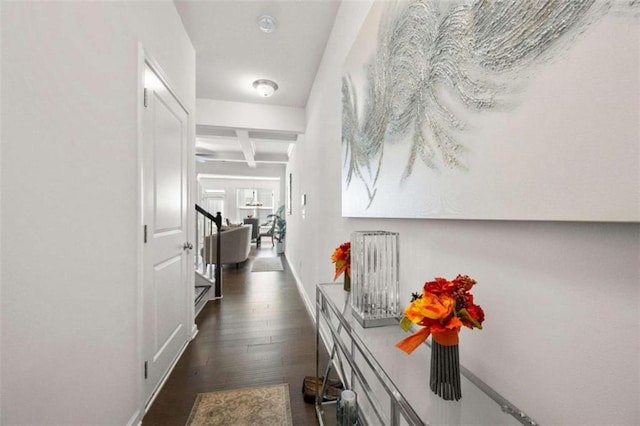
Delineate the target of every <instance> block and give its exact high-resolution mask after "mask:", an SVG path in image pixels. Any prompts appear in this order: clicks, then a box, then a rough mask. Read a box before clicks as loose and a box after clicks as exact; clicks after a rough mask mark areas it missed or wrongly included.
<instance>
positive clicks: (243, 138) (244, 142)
mask: <svg viewBox="0 0 640 426" xmlns="http://www.w3.org/2000/svg"><path fill="white" fill-rule="evenodd" d="M236 136H238V142H240V148H242V153H243V154H244V158H245V160H246V161H247V165H248V166H249V167H250V168H252V169H255V168H256V160H255V159H254V158H253V157H254V155H255V152H254V149H253V145H252V144H251V141H250V140H249V132H248V131H246V130H236Z"/></svg>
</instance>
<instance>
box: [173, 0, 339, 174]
mask: <svg viewBox="0 0 640 426" xmlns="http://www.w3.org/2000/svg"><path fill="white" fill-rule="evenodd" d="M174 3H175V5H176V8H177V10H178V13H179V14H180V17H181V18H182V22H183V24H184V26H185V29H186V31H187V33H188V35H189V37H190V39H191V42H192V43H193V46H194V48H195V50H196V96H197V97H198V98H206V99H215V100H222V101H235V102H249V103H256V104H267V105H278V106H287V107H296V108H304V107H305V105H306V103H307V98H308V96H309V92H310V90H311V86H312V84H313V80H314V79H315V75H316V72H317V69H318V66H319V64H320V61H321V59H322V55H323V53H324V48H325V45H326V43H327V39H328V37H329V33H330V32H331V28H332V27H333V21H334V19H335V15H336V13H337V10H338V7H339V4H340V2H339V0H286V1H268V0H264V1H242V0H204V1H203V0H199V1H193V0H174ZM262 15H270V16H273V17H274V18H275V19H276V22H277V27H276V30H275V31H274V32H272V33H270V34H266V33H264V32H262V31H261V30H260V29H259V28H258V18H259V17H260V16H262ZM261 78H266V79H270V80H273V81H275V82H276V83H277V84H278V86H279V88H278V90H277V91H276V93H275V94H274V95H273V96H272V97H269V98H261V97H259V96H258V95H257V94H256V92H255V91H254V89H253V87H252V83H253V81H255V80H257V79H261ZM205 127H207V128H206V129H204V130H206V132H207V133H209V134H208V135H207V134H203V128H205ZM215 130H216V129H212V128H210V126H198V128H197V129H196V134H197V148H196V149H197V152H199V153H201V154H203V155H202V156H201V159H204V158H206V159H208V160H216V159H217V160H218V161H222V160H223V159H224V158H225V157H227V158H228V160H227V161H233V158H235V157H234V156H237V155H238V153H240V154H242V155H245V154H246V153H247V149H248V147H247V146H246V143H245V146H244V147H243V146H242V140H241V137H239V136H238V134H237V131H238V129H228V128H227V129H219V130H220V133H224V134H225V136H219V135H214V136H211V135H210V133H215ZM245 130H246V129H245ZM240 131H242V130H240ZM234 133H236V134H235V135H234ZM240 136H242V135H240ZM262 136H263V137H260V138H253V137H251V136H250V138H249V140H250V142H251V144H250V146H253V150H254V159H255V160H256V162H257V164H260V163H261V162H262V160H261V159H265V161H267V160H266V159H274V158H280V159H281V160H282V159H283V160H284V161H286V158H287V157H286V155H287V152H288V151H289V150H290V143H292V142H295V141H291V140H289V141H285V142H283V141H281V140H279V139H280V138H281V137H283V135H279V134H277V132H276V133H275V134H272V135H270V136H269V137H264V136H265V135H262ZM290 136H291V135H289V137H290ZM274 139H275V141H274ZM231 153H233V154H231ZM227 154H228V155H227ZM270 156H272V157H270ZM277 156H280V157H277ZM246 160H247V161H248V162H250V161H251V160H250V159H246Z"/></svg>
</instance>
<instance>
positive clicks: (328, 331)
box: [316, 283, 537, 426]
mask: <svg viewBox="0 0 640 426" xmlns="http://www.w3.org/2000/svg"><path fill="white" fill-rule="evenodd" d="M349 295H350V293H349V292H345V291H344V290H343V288H342V284H334V283H329V284H318V285H317V286H316V376H317V377H320V376H323V375H324V376H325V377H328V374H329V372H330V370H332V369H334V368H335V369H336V370H337V372H338V374H339V375H340V378H341V379H342V380H343V383H344V385H345V388H347V389H352V390H354V391H355V392H356V394H357V400H358V411H359V422H360V424H364V425H393V426H395V425H429V424H433V425H445V424H446V425H467V424H474V425H518V424H524V425H529V426H533V425H536V424H537V423H536V422H535V421H534V420H533V419H531V418H530V417H529V416H528V415H527V414H525V413H524V412H522V411H521V410H519V409H518V408H516V407H515V406H513V405H512V404H511V403H510V402H509V401H507V400H506V399H505V398H504V397H502V396H501V395H499V394H498V393H497V392H495V391H494V390H493V389H491V388H490V387H489V386H488V385H486V384H485V383H483V382H482V381H480V380H479V379H478V378H477V377H475V376H474V375H473V374H471V372H469V371H468V370H466V369H465V368H464V367H462V366H461V371H462V377H461V382H462V399H461V400H459V401H445V400H443V399H441V398H440V397H438V396H437V395H436V394H434V393H432V392H431V390H430V389H429V372H430V360H431V349H430V347H429V346H427V345H426V344H424V345H421V347H419V348H418V349H416V350H415V351H414V352H413V353H412V354H411V355H407V354H405V353H404V352H402V351H401V350H399V349H397V348H395V344H396V343H397V342H398V341H400V340H401V339H402V338H404V337H406V336H407V334H405V333H404V332H403V331H402V330H401V329H400V327H399V326H393V325H392V326H386V327H377V328H362V327H361V326H360V324H359V323H358V322H357V320H356V319H355V318H354V317H353V316H352V314H351V310H350V306H349ZM321 334H324V335H325V337H326V338H327V340H328V341H329V342H330V347H329V348H328V349H329V354H330V360H329V365H327V366H321V365H320V360H319V356H318V355H317V354H318V351H319V348H320V345H321V344H322V341H321V337H322V336H321ZM316 382H317V381H316ZM322 394H323V392H322V389H321V388H320V387H318V389H317V392H316V412H317V415H318V420H319V422H320V424H321V425H333V424H337V422H336V403H335V401H331V402H323V401H322V399H321V398H319V395H322Z"/></svg>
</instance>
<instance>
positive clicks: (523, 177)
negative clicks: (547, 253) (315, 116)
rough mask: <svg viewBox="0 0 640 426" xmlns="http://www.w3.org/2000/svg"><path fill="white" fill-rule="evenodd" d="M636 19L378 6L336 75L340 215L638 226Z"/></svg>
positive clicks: (557, 7)
mask: <svg viewBox="0 0 640 426" xmlns="http://www.w3.org/2000/svg"><path fill="white" fill-rule="evenodd" d="M639 9H640V8H639V7H638V6H633V5H629V4H628V3H626V2H624V3H623V2H602V1H600V2H595V4H584V3H582V2H558V4H542V3H539V2H496V3H491V2H489V3H487V2H484V3H483V5H482V6H479V4H476V2H471V1H462V2H451V1H415V0H411V1H403V2H376V3H374V5H373V7H372V9H371V12H370V14H369V16H368V17H367V19H366V21H365V23H364V25H363V27H362V29H361V31H360V33H359V35H358V38H357V40H356V42H355V43H354V45H353V47H352V50H351V52H350V54H349V56H348V58H347V61H346V63H345V68H344V76H343V77H344V78H343V132H342V149H343V155H342V158H343V178H342V181H343V194H342V214H343V216H348V217H396V218H452V219H497V220H561V221H621V222H637V221H640V150H639V128H640V127H639V123H640V121H639V115H640V109H639V105H640V98H639V92H640V89H639V75H640V73H639V66H638V57H639V52H640V43H639V31H638V29H639V26H638V14H639V13H640V10H639ZM539 12H544V13H539ZM540 16H543V17H542V18H540ZM500 17H502V20H500ZM413 147H415V149H412V148H413ZM412 159H413V161H412Z"/></svg>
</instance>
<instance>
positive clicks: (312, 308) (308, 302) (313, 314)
mask: <svg viewBox="0 0 640 426" xmlns="http://www.w3.org/2000/svg"><path fill="white" fill-rule="evenodd" d="M285 260H286V261H287V264H288V265H289V270H290V271H291V274H292V275H293V278H294V279H295V280H296V287H298V293H300V297H302V301H303V302H304V305H305V307H306V308H307V312H309V315H310V316H311V318H312V319H313V323H314V324H315V322H316V307H315V306H314V304H313V303H311V300H310V299H309V296H308V295H307V292H306V291H305V289H304V285H302V280H301V279H300V277H299V276H298V273H297V272H296V269H295V268H294V267H293V265H292V264H291V262H289V259H287V257H286V256H285Z"/></svg>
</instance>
